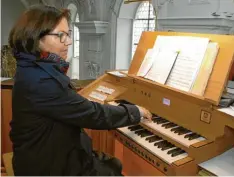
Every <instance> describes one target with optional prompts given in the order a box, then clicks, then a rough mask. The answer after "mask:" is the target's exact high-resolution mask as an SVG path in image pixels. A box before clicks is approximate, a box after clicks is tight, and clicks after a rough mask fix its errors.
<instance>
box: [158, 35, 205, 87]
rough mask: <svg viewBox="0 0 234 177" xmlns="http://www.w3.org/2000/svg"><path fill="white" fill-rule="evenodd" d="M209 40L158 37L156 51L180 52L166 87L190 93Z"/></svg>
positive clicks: (184, 37)
mask: <svg viewBox="0 0 234 177" xmlns="http://www.w3.org/2000/svg"><path fill="white" fill-rule="evenodd" d="M208 43H209V39H208V38H200V37H187V36H158V37H157V40H156V42H155V45H154V50H155V51H156V52H157V51H160V50H163V49H167V50H169V51H180V52H179V54H178V56H177V59H176V62H175V64H174V66H173V68H172V71H171V73H170V75H169V78H168V80H167V82H166V85H168V86H171V87H174V88H177V89H180V90H183V91H190V89H191V87H192V86H193V83H194V80H195V79H196V76H197V73H198V71H199V68H200V66H201V63H202V60H203V58H204V55H205V52H206V48H207V45H208Z"/></svg>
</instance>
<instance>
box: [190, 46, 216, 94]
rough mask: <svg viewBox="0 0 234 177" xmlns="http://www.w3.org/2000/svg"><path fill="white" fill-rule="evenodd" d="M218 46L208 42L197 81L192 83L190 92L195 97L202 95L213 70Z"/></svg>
mask: <svg viewBox="0 0 234 177" xmlns="http://www.w3.org/2000/svg"><path fill="white" fill-rule="evenodd" d="M218 51H219V45H218V43H216V42H210V43H209V44H208V46H207V50H206V53H205V56H204V59H203V61H202V64H201V67H200V69H199V72H198V75H197V79H196V80H195V82H194V85H193V88H192V89H191V92H192V93H194V94H197V95H201V96H202V95H203V94H204V92H205V89H206V86H207V83H208V80H209V78H210V74H211V72H212V70H213V66H214V63H215V60H216V57H217V55H218Z"/></svg>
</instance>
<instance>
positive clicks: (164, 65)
mask: <svg viewBox="0 0 234 177" xmlns="http://www.w3.org/2000/svg"><path fill="white" fill-rule="evenodd" d="M177 56H178V52H175V51H168V50H162V51H158V52H157V54H156V55H154V56H153V57H154V63H153V66H152V68H151V69H150V70H149V72H148V73H147V75H146V76H145V78H147V79H150V80H153V81H156V82H158V83H161V84H165V82H166V80H167V78H168V76H169V74H170V72H171V69H172V67H173V65H174V63H175V60H176V58H177Z"/></svg>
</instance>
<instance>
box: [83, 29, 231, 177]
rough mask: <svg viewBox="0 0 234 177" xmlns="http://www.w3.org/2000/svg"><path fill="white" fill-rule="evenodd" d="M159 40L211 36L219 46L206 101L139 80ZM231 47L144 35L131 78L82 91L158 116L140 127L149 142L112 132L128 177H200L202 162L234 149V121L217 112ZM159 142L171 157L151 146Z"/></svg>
mask: <svg viewBox="0 0 234 177" xmlns="http://www.w3.org/2000/svg"><path fill="white" fill-rule="evenodd" d="M158 35H162V36H197V37H207V38H209V39H210V41H213V42H217V43H218V44H219V46H220V49H219V53H218V56H217V58H216V61H215V64H214V67H213V70H212V73H211V75H210V78H209V81H208V84H207V87H206V90H205V93H204V95H203V96H197V95H194V94H191V93H189V92H184V91H180V90H178V89H174V88H171V87H168V86H165V85H162V84H158V83H156V82H153V81H150V80H146V79H144V78H141V77H137V76H136V73H137V71H138V70H139V67H140V65H141V63H142V61H143V59H144V56H145V54H146V52H147V50H148V49H149V48H152V47H153V45H154V42H155V40H156V38H157V36H158ZM233 46H234V36H225V35H209V34H193V33H176V32H143V34H142V36H141V39H140V43H139V45H138V47H137V50H136V52H135V55H134V58H133V61H132V63H131V66H130V68H129V70H128V73H126V74H124V73H122V72H119V71H113V72H106V74H104V75H103V76H101V77H100V78H98V79H97V80H96V81H94V82H93V83H92V84H90V85H88V86H87V87H85V88H84V89H83V90H81V91H80V94H81V95H83V96H85V97H86V98H88V99H90V100H93V101H97V102H100V103H102V104H106V103H108V101H111V100H116V101H117V100H125V101H127V102H130V103H133V104H136V105H140V106H143V107H145V108H147V109H148V110H150V111H151V112H152V113H153V114H154V115H155V116H156V117H157V116H158V117H160V119H157V120H156V121H155V122H141V123H140V124H139V125H138V128H139V127H141V129H142V130H143V132H144V133H146V135H147V133H150V134H154V135H155V136H154V139H151V140H150V139H148V140H147V141H146V139H144V138H143V137H144V136H143V137H140V136H137V135H135V134H131V131H130V129H129V128H128V127H124V128H119V129H117V130H114V131H112V133H113V137H114V138H113V139H112V140H109V141H111V142H110V143H113V144H114V155H115V156H116V157H117V158H119V159H120V160H121V161H122V163H123V173H124V174H125V175H142V176H143V175H197V174H198V164H199V163H201V162H204V161H207V160H209V159H210V158H213V157H215V156H217V155H219V154H221V153H223V152H225V151H226V150H228V149H230V148H232V147H233V146H234V118H233V117H232V116H230V115H228V114H225V113H222V112H220V111H219V110H218V104H219V101H220V98H221V96H222V94H223V91H224V89H225V85H226V82H227V80H228V74H229V72H230V70H231V66H232V63H233V56H234V47H233ZM100 88H101V89H100ZM99 94H101V95H102V96H100V95H99ZM103 95H104V97H103ZM95 97H96V98H97V99H95ZM100 98H101V99H100ZM165 101H166V104H165ZM157 121H158V122H168V124H167V125H168V127H169V128H171V127H172V128H173V126H174V132H172V131H168V127H162V126H160V127H159V125H160V124H159V125H158V124H156V123H158V122H157ZM134 128H137V126H135V127H133V129H134ZM172 128H171V129H172ZM171 129H170V130H171ZM176 129H177V130H178V129H180V130H181V129H182V132H183V131H184V132H185V133H186V132H190V134H192V135H193V137H192V138H189V139H188V138H185V136H183V135H184V133H183V134H182V135H180V134H178V133H177V134H176V133H175V132H176ZM155 139H161V141H164V143H166V144H167V145H169V147H174V149H173V148H172V150H171V151H170V153H168V152H169V151H168V150H167V149H168V148H164V151H162V148H161V149H159V148H157V146H155V145H154V147H152V145H149V144H150V141H151V142H152V141H154V140H155ZM151 144H154V143H151ZM175 149H177V152H180V153H179V154H180V155H178V153H175V152H174V156H173V157H172V153H173V150H175ZM160 150H161V151H160Z"/></svg>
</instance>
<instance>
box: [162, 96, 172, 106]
mask: <svg viewBox="0 0 234 177" xmlns="http://www.w3.org/2000/svg"><path fill="white" fill-rule="evenodd" d="M163 104H165V105H167V106H170V104H171V101H170V100H169V99H167V98H163Z"/></svg>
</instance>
